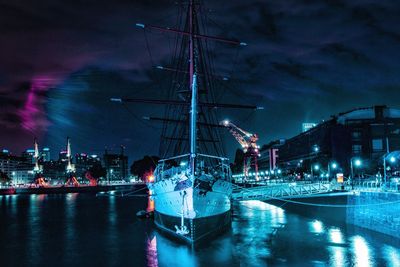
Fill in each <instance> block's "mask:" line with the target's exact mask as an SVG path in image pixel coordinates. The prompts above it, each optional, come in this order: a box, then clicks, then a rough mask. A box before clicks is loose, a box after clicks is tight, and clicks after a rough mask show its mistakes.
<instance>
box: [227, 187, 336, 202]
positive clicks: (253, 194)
mask: <svg viewBox="0 0 400 267" xmlns="http://www.w3.org/2000/svg"><path fill="white" fill-rule="evenodd" d="M330 191H332V187H331V185H330V184H329V183H314V184H297V183H287V184H281V185H274V186H271V185H269V186H259V187H253V188H240V187H236V189H235V192H234V193H233V199H234V200H250V199H253V200H266V199H274V198H279V199H281V198H293V197H302V196H303V197H304V196H310V195H315V194H320V193H326V192H330Z"/></svg>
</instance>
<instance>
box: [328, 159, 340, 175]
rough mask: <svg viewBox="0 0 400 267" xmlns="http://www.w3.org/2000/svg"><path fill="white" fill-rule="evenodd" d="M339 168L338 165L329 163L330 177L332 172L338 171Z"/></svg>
mask: <svg viewBox="0 0 400 267" xmlns="http://www.w3.org/2000/svg"><path fill="white" fill-rule="evenodd" d="M337 168H338V164H337V163H336V162H331V163H328V177H327V178H329V177H331V171H332V170H336V169H337Z"/></svg>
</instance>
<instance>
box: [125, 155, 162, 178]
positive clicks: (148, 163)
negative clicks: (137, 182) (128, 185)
mask: <svg viewBox="0 0 400 267" xmlns="http://www.w3.org/2000/svg"><path fill="white" fill-rule="evenodd" d="M159 160H160V158H159V157H157V156H145V157H143V158H142V159H140V160H136V161H134V162H133V163H132V165H131V173H132V174H133V175H137V176H138V177H139V178H140V179H142V180H143V181H144V180H145V179H144V176H145V174H146V173H149V172H152V171H154V169H155V168H156V166H157V163H158V161H159Z"/></svg>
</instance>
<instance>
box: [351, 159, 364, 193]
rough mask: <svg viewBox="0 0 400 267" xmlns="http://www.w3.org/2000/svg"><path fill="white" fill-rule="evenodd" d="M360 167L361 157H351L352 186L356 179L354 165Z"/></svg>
mask: <svg viewBox="0 0 400 267" xmlns="http://www.w3.org/2000/svg"><path fill="white" fill-rule="evenodd" d="M353 165H355V167H357V168H359V167H361V165H362V161H361V159H358V158H351V159H350V170H351V187H352V188H353V181H354V166H353Z"/></svg>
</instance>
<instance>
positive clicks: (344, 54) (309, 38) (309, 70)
mask: <svg viewBox="0 0 400 267" xmlns="http://www.w3.org/2000/svg"><path fill="white" fill-rule="evenodd" d="M217 2H219V3H217ZM205 4H206V5H205V7H203V8H204V10H205V11H206V16H207V18H208V19H209V24H208V25H209V33H210V34H213V35H218V36H226V37H229V38H238V39H240V40H241V41H244V42H246V43H248V46H247V47H244V48H232V47H229V46H226V45H222V44H215V45H214V47H213V48H215V50H213V53H215V54H214V56H215V59H216V65H215V71H216V73H217V74H219V75H222V76H227V77H230V80H229V81H227V82H226V88H228V89H226V92H225V93H224V96H223V97H221V98H222V99H223V100H224V101H223V102H235V103H242V104H257V105H261V106H264V107H265V110H263V111H257V112H249V111H242V112H240V113H238V112H236V113H229V111H226V113H225V114H222V115H221V118H220V119H221V120H222V119H224V117H229V118H230V119H231V120H232V121H234V122H236V123H237V124H238V125H240V126H241V127H243V128H245V129H247V130H250V131H253V132H257V133H258V134H259V135H260V139H261V140H260V141H261V142H260V144H263V143H266V142H268V141H271V140H274V139H277V138H287V137H291V136H293V135H295V134H297V133H299V132H300V131H301V123H302V122H305V121H313V122H318V121H320V120H322V119H326V118H329V117H330V115H333V114H336V113H339V112H342V111H346V110H349V109H352V108H356V107H364V106H372V105H377V104H386V105H388V106H391V107H395V108H399V107H400V103H399V99H400V98H399V97H400V27H399V25H400V1H396V0H393V1H385V0H380V1H372V0H353V1H340V0H325V1H305V0H304V1H295V0H292V1H288V0H280V1H252V0H247V1H238V0H231V1H209V3H208V2H207V1H206V3H205ZM176 16H177V5H176V4H175V1H144V0H142V1H137V0H136V1H133V0H131V1H127V0H125V1H99V0H97V1H76V0H69V1H54V0H41V1H35V0H22V1H21V0H13V1H3V0H1V1H0V33H1V34H0V48H1V49H0V148H1V147H3V148H8V149H10V150H11V151H12V152H14V153H15V154H20V152H22V151H23V150H25V149H26V148H28V147H32V144H31V143H32V140H33V138H34V136H36V137H38V139H39V142H40V144H41V146H48V147H50V148H51V150H52V157H56V155H57V154H58V151H59V150H60V149H61V148H62V147H63V146H64V145H65V139H66V137H67V136H70V137H71V139H72V144H73V148H72V149H73V152H87V153H97V154H101V153H102V151H103V150H104V147H105V146H106V147H108V149H114V150H118V148H119V146H120V145H121V144H122V145H124V146H125V147H126V149H127V153H128V154H129V156H130V159H131V160H132V159H137V158H139V157H142V156H143V155H145V154H157V152H158V145H159V134H160V130H159V129H160V128H161V125H159V124H157V123H154V122H148V121H143V120H141V119H140V118H141V117H142V116H162V110H161V108H160V107H154V106H150V105H142V104H129V105H128V104H127V105H121V104H116V103H111V102H110V101H109V98H110V97H114V96H116V97H121V96H125V97H143V98H152V97H153V98H160V95H161V93H160V90H161V89H160V88H162V86H161V84H162V83H163V81H164V78H165V77H164V76H165V74H160V71H159V70H157V69H155V68H154V67H153V66H155V65H165V63H167V62H168V59H169V58H170V53H171V50H172V48H171V46H170V44H171V40H172V39H173V35H171V34H167V33H159V32H147V33H146V35H145V34H144V32H143V30H142V29H138V28H137V27H135V23H136V22H143V23H148V24H153V25H160V26H166V27H173V26H174V25H175V21H176ZM146 38H147V42H146ZM146 44H148V47H147V45H146ZM224 112H225V111H224ZM222 116H223V117H222ZM225 139H226V147H227V148H228V149H227V152H228V156H230V157H232V155H233V152H234V149H236V148H237V147H238V146H237V144H236V143H235V141H234V139H233V137H231V136H230V135H229V134H225Z"/></svg>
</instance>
